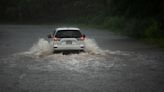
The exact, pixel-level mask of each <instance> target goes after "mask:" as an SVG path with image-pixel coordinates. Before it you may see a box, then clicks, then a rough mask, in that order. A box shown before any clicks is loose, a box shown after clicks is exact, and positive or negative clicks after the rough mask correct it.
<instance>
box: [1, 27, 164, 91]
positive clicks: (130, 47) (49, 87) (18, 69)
mask: <svg viewBox="0 0 164 92" xmlns="http://www.w3.org/2000/svg"><path fill="white" fill-rule="evenodd" d="M55 27H56V26H52V25H42V26H41V25H35V26H32V25H1V26H0V50H1V52H0V55H1V56H0V92H163V91H164V79H163V78H164V62H163V61H164V57H163V56H164V52H163V51H162V50H160V49H159V48H157V47H155V46H150V45H147V44H144V43H141V42H138V41H136V40H134V39H131V38H128V37H124V36H119V35H116V34H113V33H111V32H109V31H107V30H98V29H81V31H82V32H83V33H84V34H86V36H87V38H86V40H85V44H86V48H85V52H81V53H79V54H67V55H63V54H62V53H59V54H53V49H52V45H51V42H50V41H49V39H47V38H46V36H47V34H49V33H50V32H53V30H54V28H55Z"/></svg>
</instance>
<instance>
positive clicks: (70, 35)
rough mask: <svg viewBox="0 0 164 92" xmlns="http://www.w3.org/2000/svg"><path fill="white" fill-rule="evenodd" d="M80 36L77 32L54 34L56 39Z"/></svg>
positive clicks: (64, 31) (63, 31) (66, 31)
mask: <svg viewBox="0 0 164 92" xmlns="http://www.w3.org/2000/svg"><path fill="white" fill-rule="evenodd" d="M80 36H81V33H80V31H79V30H60V31H58V32H57V33H56V37H58V38H80Z"/></svg>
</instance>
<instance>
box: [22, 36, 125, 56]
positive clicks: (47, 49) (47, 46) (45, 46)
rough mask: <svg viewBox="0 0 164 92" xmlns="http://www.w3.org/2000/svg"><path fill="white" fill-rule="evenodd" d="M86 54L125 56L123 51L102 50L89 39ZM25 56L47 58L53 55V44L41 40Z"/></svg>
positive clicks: (86, 43)
mask: <svg viewBox="0 0 164 92" xmlns="http://www.w3.org/2000/svg"><path fill="white" fill-rule="evenodd" d="M85 45H86V48H85V52H84V53H88V54H93V55H108V54H125V53H122V52H121V51H109V50H102V49H101V48H100V47H99V46H98V45H97V43H96V41H95V40H94V39H89V38H87V39H86V40H85ZM24 54H28V55H33V56H38V57H45V56H48V55H52V54H53V46H52V42H48V41H47V40H45V39H43V38H41V39H39V41H38V42H37V43H36V44H34V45H33V46H32V47H31V48H30V50H29V51H27V52H25V53H24Z"/></svg>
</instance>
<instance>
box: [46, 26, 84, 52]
mask: <svg viewBox="0 0 164 92" xmlns="http://www.w3.org/2000/svg"><path fill="white" fill-rule="evenodd" d="M48 38H52V40H53V48H54V52H58V51H84V48H85V44H84V40H85V35H84V34H82V33H81V32H80V29H79V28H72V27H69V28H66V27H63V28H57V29H56V30H55V31H54V33H53V34H51V35H48Z"/></svg>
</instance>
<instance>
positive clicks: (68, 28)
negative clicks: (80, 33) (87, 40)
mask: <svg viewBox="0 0 164 92" xmlns="http://www.w3.org/2000/svg"><path fill="white" fill-rule="evenodd" d="M59 30H80V29H79V28H76V27H60V28H56V31H59Z"/></svg>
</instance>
